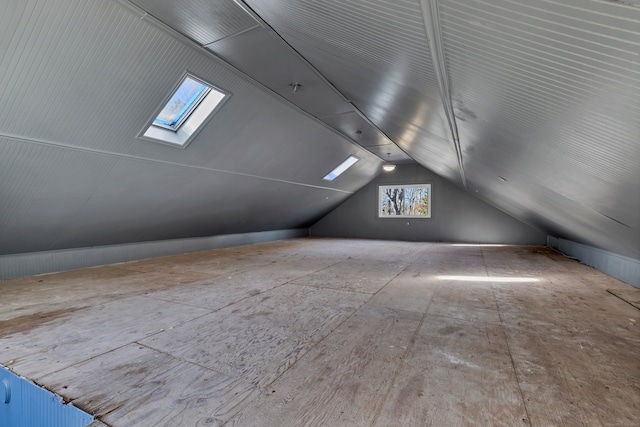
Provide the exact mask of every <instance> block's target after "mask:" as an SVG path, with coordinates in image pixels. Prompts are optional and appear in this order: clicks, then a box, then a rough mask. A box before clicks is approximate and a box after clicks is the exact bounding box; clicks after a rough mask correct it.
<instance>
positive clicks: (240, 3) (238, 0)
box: [233, 0, 411, 160]
mask: <svg viewBox="0 0 640 427" xmlns="http://www.w3.org/2000/svg"><path fill="white" fill-rule="evenodd" d="M233 2H234V3H236V4H237V5H238V7H240V8H242V10H244V11H245V12H246V13H248V14H249V15H251V16H252V17H253V19H255V20H256V21H257V22H258V23H259V24H260V25H261V26H263V27H264V28H265V29H267V30H268V31H269V32H271V33H272V34H274V35H275V36H276V37H277V38H278V39H279V40H280V41H281V42H282V43H284V44H285V45H286V46H287V48H288V49H290V51H291V52H292V53H293V54H294V55H295V56H296V57H297V59H298V60H300V61H301V62H302V63H303V64H304V65H306V66H307V67H308V68H309V70H311V71H312V72H313V73H314V74H315V75H316V76H317V77H318V78H319V79H320V80H321V81H322V82H323V83H324V84H325V85H326V86H327V87H328V88H329V89H330V90H331V91H333V92H334V93H335V94H337V95H338V96H339V97H340V98H341V99H342V100H343V101H344V102H346V103H347V104H349V105H350V107H351V108H352V109H353V111H354V112H355V113H356V114H357V115H359V116H360V117H361V118H362V119H363V120H364V121H365V122H367V124H368V125H369V126H371V127H372V128H373V129H375V130H376V131H377V132H378V133H380V135H382V136H383V137H384V138H385V139H386V140H387V141H388V143H390V144H393V145H394V146H395V149H394V151H395V150H398V151H401V152H402V153H404V155H406V156H407V157H408V158H411V156H410V155H409V154H408V153H407V152H406V151H405V150H403V149H402V148H401V147H400V146H398V145H397V144H396V143H395V142H394V141H393V140H392V139H391V138H390V137H389V136H388V135H387V134H386V133H385V132H383V131H382V129H380V128H379V127H378V126H377V125H376V124H375V123H374V122H373V121H372V120H371V119H369V117H367V116H366V114H364V113H363V112H362V111H361V110H360V109H359V108H358V107H357V106H356V105H355V104H353V102H351V100H350V99H349V98H347V97H346V96H345V95H344V94H343V93H342V92H341V91H340V90H339V89H338V88H337V87H336V86H335V85H334V84H333V83H332V82H331V81H330V80H329V79H327V78H326V77H325V76H324V75H323V74H322V73H321V72H320V70H318V69H317V68H316V67H315V66H314V65H313V64H312V63H311V62H309V61H308V60H307V58H305V57H304V55H302V54H301V53H300V52H298V50H297V49H295V48H294V47H293V46H291V44H290V43H288V42H287V41H286V40H285V38H284V37H282V36H281V35H280V33H278V32H277V31H276V30H275V29H274V28H273V27H272V26H271V25H269V23H268V22H266V21H265V20H264V19H263V18H262V17H261V16H260V15H258V13H256V12H255V11H254V10H253V9H252V8H251V7H250V6H249V5H247V4H246V3H245V2H244V0H233ZM303 111H304V110H303ZM347 113H348V112H347ZM313 117H315V116H313ZM315 118H316V119H318V120H320V118H318V117H315ZM320 121H321V122H322V120H320ZM323 123H324V122H323ZM329 126H330V125H329ZM330 127H331V128H332V129H334V130H335V131H336V132H339V133H340V134H341V135H343V136H345V137H346V138H348V139H349V140H350V141H352V139H351V137H350V136H349V135H344V133H343V132H340V131H339V130H338V129H335V128H333V127H332V126H330ZM353 142H355V143H356V144H357V142H356V141H353ZM358 145H360V144H358ZM364 148H366V147H364ZM374 155H375V154H374ZM378 157H380V156H378ZM382 159H383V160H388V159H386V158H382Z"/></svg>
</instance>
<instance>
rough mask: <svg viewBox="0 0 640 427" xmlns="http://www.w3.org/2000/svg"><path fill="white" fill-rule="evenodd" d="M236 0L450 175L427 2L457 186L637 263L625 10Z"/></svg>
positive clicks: (639, 215)
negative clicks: (463, 182) (443, 77)
mask: <svg viewBox="0 0 640 427" xmlns="http://www.w3.org/2000/svg"><path fill="white" fill-rule="evenodd" d="M246 3H248V4H249V5H251V7H253V8H254V10H255V11H256V12H257V13H258V14H259V15H260V16H261V17H262V18H263V19H264V20H265V21H267V22H268V23H269V24H270V25H271V26H272V27H273V28H274V29H275V30H276V31H277V32H278V33H279V34H280V35H282V37H284V38H285V39H286V40H287V42H289V43H290V44H291V45H292V46H293V47H294V48H295V49H297V51H298V52H300V53H301V54H302V55H303V56H304V57H305V58H307V60H309V61H310V62H311V63H312V64H313V65H314V66H315V67H316V68H317V69H318V70H320V71H321V72H322V73H323V74H324V75H325V77H327V79H329V80H330V81H331V82H332V83H333V84H335V86H336V87H337V88H338V89H339V90H340V91H341V92H342V93H343V94H344V95H345V96H347V97H348V98H349V99H350V100H351V101H352V102H353V103H354V104H355V105H356V106H357V107H358V108H359V109H360V110H361V111H363V112H364V113H365V114H366V115H367V116H368V118H369V119H371V120H372V121H373V122H374V123H375V124H376V125H377V126H378V127H379V128H380V129H382V130H383V131H384V132H385V134H387V135H388V136H389V137H390V138H391V140H393V141H394V142H395V143H396V144H398V145H399V146H400V147H402V148H403V149H404V151H405V152H407V153H408V154H410V155H411V156H412V157H413V158H414V159H415V160H416V161H418V162H419V163H420V164H422V165H424V166H426V167H428V168H429V169H431V170H433V171H435V172H436V173H438V174H439V175H441V176H444V177H447V178H449V179H451V180H453V181H454V182H458V183H460V179H459V171H458V167H457V161H456V153H455V150H454V149H453V147H454V144H453V142H455V141H453V140H452V136H451V131H450V129H449V126H448V124H447V121H446V114H445V110H444V109H443V101H444V103H445V104H446V101H447V100H446V99H443V98H442V93H441V92H442V91H438V78H436V77H437V76H436V73H435V72H434V64H433V62H432V60H433V58H434V56H433V53H432V52H431V51H430V48H429V46H430V42H433V37H432V39H429V38H428V37H427V33H426V31H425V26H426V27H428V26H429V23H430V20H431V18H432V17H431V16H430V15H429V11H427V10H424V9H425V7H424V6H425V5H427V6H429V7H433V6H435V7H436V10H437V12H438V13H437V14H438V24H439V26H440V30H441V31H440V34H439V37H440V44H441V46H442V56H443V58H444V61H445V63H444V70H445V71H446V73H447V80H448V91H449V94H450V96H451V102H452V109H453V112H454V114H455V117H454V121H455V124H456V127H457V129H458V135H459V141H460V148H461V150H460V155H461V159H460V163H462V164H464V172H465V176H466V178H467V183H468V188H469V191H471V192H472V193H473V194H475V195H477V196H478V197H480V198H482V199H484V200H486V201H488V202H490V203H491V204H493V205H496V206H498V207H499V208H500V209H502V210H504V211H506V212H509V213H510V214H512V215H514V216H516V217H518V218H521V219H523V220H525V221H527V222H529V223H535V224H536V225H537V226H539V227H541V228H543V229H548V230H549V231H550V232H551V233H552V234H556V235H560V236H564V237H567V238H570V239H572V240H577V241H580V242H583V243H588V244H591V245H595V246H599V247H602V248H605V249H608V250H611V251H614V252H618V253H622V254H625V255H628V256H633V257H636V258H638V257H640V196H638V194H640V188H639V185H638V183H639V182H640V160H639V159H640V143H639V142H638V141H640V114H639V113H640V105H639V104H638V99H640V84H639V81H640V55H638V53H639V51H640V50H639V49H640V48H639V46H640V8H639V7H637V6H638V5H637V4H635V5H634V4H633V3H630V2H608V1H588V2H584V1H579V0H567V1H563V2H556V1H544V2H541V3H537V4H532V3H531V2H528V1H524V0H478V1H473V2H469V1H464V0H438V1H435V0H428V1H427V0H424V1H420V0H412V1H409V0H407V1H383V0H376V1H365V0H349V1H337V0H336V1H325V2H297V1H294V0H278V1H275V2H268V3H265V2H260V1H257V0H246ZM421 6H422V7H421ZM436 36H438V34H437V32H436V33H435V36H434V37H436ZM431 44H433V43H431ZM445 98H446V97H445ZM500 177H502V178H503V179H501V178H500Z"/></svg>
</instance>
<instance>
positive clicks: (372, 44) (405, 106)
mask: <svg viewBox="0 0 640 427" xmlns="http://www.w3.org/2000/svg"><path fill="white" fill-rule="evenodd" d="M245 3H247V4H249V6H251V7H252V8H253V10H254V11H255V12H256V13H258V15H260V16H261V17H262V18H263V19H264V20H265V21H267V23H268V24H269V25H271V26H272V27H273V28H274V29H275V30H276V32H278V34H280V35H281V36H282V37H283V38H284V39H285V40H286V41H287V42H288V43H289V44H290V45H291V46H293V47H294V48H295V49H296V50H297V51H298V52H300V54H302V55H303V56H304V57H305V58H306V59H307V60H308V61H309V62H310V63H311V64H313V66H314V67H316V68H317V69H318V70H319V71H320V72H321V73H322V74H323V75H324V76H325V77H326V78H327V79H328V80H329V81H330V82H331V83H332V84H334V85H335V86H336V87H337V88H338V90H340V92H341V93H343V94H344V95H345V96H346V97H347V98H348V99H349V100H350V101H351V102H353V104H354V105H355V106H356V107H357V108H358V109H359V110H360V111H362V112H363V113H364V114H365V115H366V116H367V117H368V118H369V119H370V120H371V121H372V122H373V123H374V124H375V125H376V126H377V127H378V128H380V129H381V130H382V132H384V134H386V135H387V136H388V137H389V138H390V139H391V140H392V141H393V142H394V143H396V144H397V145H398V146H399V147H400V148H402V149H403V150H404V151H405V152H406V153H408V154H409V155H410V156H411V157H412V158H414V159H415V160H417V161H419V162H421V163H422V164H424V165H426V166H427V167H429V168H430V169H432V170H433V171H435V172H437V173H439V174H441V175H443V176H446V177H448V178H450V179H452V180H454V181H456V182H460V173H459V170H458V166H457V157H456V154H455V151H454V149H453V145H452V143H451V132H450V130H449V127H448V124H447V122H446V118H445V115H444V110H443V107H442V101H441V100H440V95H439V92H438V83H437V81H436V80H435V76H434V73H433V67H432V63H431V57H430V51H429V44H428V42H427V38H426V33H425V28H424V21H423V19H422V14H421V9H420V4H419V2H417V1H414V0H403V1H382V0H377V1H365V0H349V1H337V0H332V1H325V2H297V1H294V0H279V1H276V2H270V3H269V4H266V3H264V2H259V1H253V0H249V1H246V2H245Z"/></svg>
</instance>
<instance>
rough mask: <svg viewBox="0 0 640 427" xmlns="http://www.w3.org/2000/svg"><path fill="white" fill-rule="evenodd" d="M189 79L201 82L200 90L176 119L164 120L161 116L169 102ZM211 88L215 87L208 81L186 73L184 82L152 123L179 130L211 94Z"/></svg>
mask: <svg viewBox="0 0 640 427" xmlns="http://www.w3.org/2000/svg"><path fill="white" fill-rule="evenodd" d="M187 80H191V81H194V82H196V83H200V88H199V89H198V91H197V92H196V93H195V94H194V95H193V96H191V98H190V99H189V101H188V102H187V104H186V105H185V106H184V107H183V108H182V110H181V111H180V112H179V113H178V114H177V115H176V119H175V120H174V121H172V122H167V121H166V120H162V119H161V118H160V115H161V114H162V112H163V111H164V109H165V108H166V107H167V106H168V105H169V103H170V102H171V100H172V99H173V97H174V96H175V94H176V93H177V92H178V91H179V90H180V88H181V87H182V86H183V85H184V84H185V83H186V81H187ZM211 90H213V89H212V88H211V86H209V85H208V84H207V83H203V82H201V81H200V80H199V79H195V78H193V77H191V76H189V75H186V76H185V77H184V79H182V82H181V83H180V84H179V85H178V87H177V88H176V90H174V91H173V93H172V94H171V97H170V98H169V100H168V101H167V102H166V103H165V105H164V107H162V110H160V113H158V115H157V116H156V118H155V119H153V122H152V124H153V125H154V126H160V127H163V128H165V129H169V130H172V131H174V132H175V131H177V130H178V129H180V126H182V124H183V123H184V122H185V121H186V120H187V119H188V118H189V116H191V114H192V113H193V112H194V110H195V109H196V108H198V106H199V105H200V103H201V102H202V101H203V100H204V99H205V98H206V97H207V95H209V92H211Z"/></svg>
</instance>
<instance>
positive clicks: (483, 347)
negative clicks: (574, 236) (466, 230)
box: [0, 239, 640, 427]
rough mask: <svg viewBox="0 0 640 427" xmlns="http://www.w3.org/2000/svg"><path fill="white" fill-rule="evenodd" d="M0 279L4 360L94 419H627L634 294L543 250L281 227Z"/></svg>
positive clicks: (267, 422)
mask: <svg viewBox="0 0 640 427" xmlns="http://www.w3.org/2000/svg"><path fill="white" fill-rule="evenodd" d="M0 290H1V291H2V304H1V305H0V364H2V365H4V366H6V367H8V368H9V369H11V370H13V371H14V372H16V373H18V374H20V375H22V376H25V377H27V378H29V379H31V380H33V381H36V382H37V383H38V384H41V385H43V386H45V387H46V388H48V389H50V390H52V391H54V392H55V393H58V394H60V395H61V396H63V397H64V398H65V400H67V401H72V402H73V403H74V404H75V405H76V406H78V407H80V408H82V409H84V410H86V411H87V412H89V413H91V414H94V415H95V416H96V418H97V419H98V421H99V422H102V423H104V424H105V425H108V426H132V425H136V426H190V425H192V426H215V425H228V426H316V425H317V426H320V425H323V426H479V425H481V426H510V427H513V426H640V324H639V323H640V310H638V308H636V307H634V306H633V305H632V304H630V303H628V302H625V300H626V301H638V300H639V296H640V289H636V288H633V287H631V286H630V285H626V284H624V283H622V282H619V281H617V280H615V279H612V278H611V277H608V276H606V275H603V274H601V273H599V272H598V271H596V270H594V269H592V268H590V267H587V266H584V265H581V264H579V263H577V262H575V261H572V260H569V259H566V258H563V257H562V256H560V255H558V254H556V253H554V252H552V251H550V250H547V249H544V248H536V247H521V246H459V245H447V244H427V243H406V242H388V241H370V240H338V239H296V240H289V241H282V242H274V243H269V244H262V245H255V246H247V247H239V248H231V249H224V250H216V251H209V252H202V253H197V254H190V255H183V256H175V257H167V258H160V259H153V260H147V261H140V262H133V263H125V264H118V265H114V266H106V267H99V268H92V269H88V270H82V271H74V272H68V273H60V274H51V275H45V276H36V277H30V278H24V279H18V280H12V281H5V282H0ZM616 295H617V296H616Z"/></svg>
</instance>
